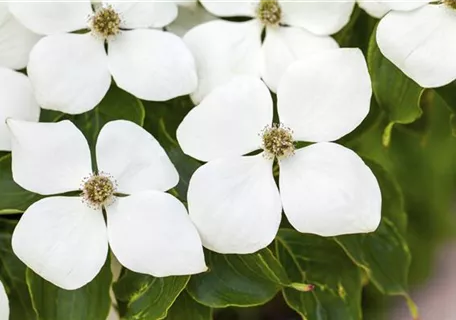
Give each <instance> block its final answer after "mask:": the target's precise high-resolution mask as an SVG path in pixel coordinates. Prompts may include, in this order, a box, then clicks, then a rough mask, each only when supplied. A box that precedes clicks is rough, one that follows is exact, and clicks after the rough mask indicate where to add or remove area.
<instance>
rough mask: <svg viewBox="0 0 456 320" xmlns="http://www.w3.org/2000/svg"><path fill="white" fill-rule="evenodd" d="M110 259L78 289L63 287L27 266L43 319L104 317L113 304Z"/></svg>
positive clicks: (94, 319) (28, 283) (63, 319)
mask: <svg viewBox="0 0 456 320" xmlns="http://www.w3.org/2000/svg"><path fill="white" fill-rule="evenodd" d="M111 282H112V273H111V267H110V259H109V258H108V259H107V260H106V263H105V265H104V266H103V268H102V269H101V271H100V273H99V274H98V275H97V276H96V277H95V279H94V280H92V281H91V282H90V283H89V284H87V285H85V286H84V287H82V288H80V289H77V290H70V291H69V290H64V289H61V288H59V287H56V286H55V285H53V284H52V283H50V282H48V281H46V280H44V279H43V278H41V277H40V276H38V275H37V274H36V273H34V272H33V271H32V270H31V269H27V285H28V288H29V292H30V295H31V297H32V302H33V307H34V309H35V311H36V312H37V314H38V318H39V319H40V320H68V319H71V320H102V319H106V317H107V316H108V312H109V308H110V306H111V297H110V296H109V290H110V287H111Z"/></svg>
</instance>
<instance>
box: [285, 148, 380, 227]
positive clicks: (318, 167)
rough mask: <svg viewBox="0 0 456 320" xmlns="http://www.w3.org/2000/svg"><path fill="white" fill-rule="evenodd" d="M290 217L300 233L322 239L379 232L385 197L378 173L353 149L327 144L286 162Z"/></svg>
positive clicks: (287, 201) (286, 190)
mask: <svg viewBox="0 0 456 320" xmlns="http://www.w3.org/2000/svg"><path fill="white" fill-rule="evenodd" d="M279 185H280V194H281V197H282V203H283V209H284V212H285V214H286V216H287V218H288V220H289V221H290V223H291V224H292V225H293V227H295V228H296V229H297V230H298V231H300V232H306V233H314V234H318V235H322V236H336V235H340V234H351V233H362V232H371V231H374V230H375V229H376V228H377V226H378V225H379V223H380V217H381V194H380V187H379V185H378V182H377V180H376V178H375V176H374V175H373V173H372V171H371V170H370V169H369V167H367V166H366V165H365V164H364V162H363V161H362V160H361V158H360V157H358V155H357V154H356V153H354V152H353V151H351V150H350V149H347V148H345V147H342V146H340V145H338V144H335V143H328V142H322V143H317V144H314V145H311V146H309V147H306V148H303V149H300V150H298V151H296V153H295V155H294V156H292V157H289V158H287V159H284V160H282V161H281V162H280V178H279Z"/></svg>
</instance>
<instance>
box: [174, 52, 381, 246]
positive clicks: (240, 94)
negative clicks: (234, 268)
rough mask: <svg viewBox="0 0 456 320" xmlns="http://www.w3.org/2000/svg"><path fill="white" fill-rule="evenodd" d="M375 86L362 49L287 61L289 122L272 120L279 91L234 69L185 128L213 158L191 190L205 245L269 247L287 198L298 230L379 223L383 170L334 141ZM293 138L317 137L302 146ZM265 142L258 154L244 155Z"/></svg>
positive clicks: (283, 113)
mask: <svg viewBox="0 0 456 320" xmlns="http://www.w3.org/2000/svg"><path fill="white" fill-rule="evenodd" d="M371 94H372V91H371V83H370V78H369V74H368V72H367V66H366V62H365V60H364V57H363V55H362V53H361V51H360V50H358V49H336V50H328V51H325V52H322V53H319V54H317V55H313V56H312V57H309V58H308V59H306V60H302V61H297V62H295V63H293V64H292V65H291V66H290V67H289V69H288V70H287V71H286V73H285V74H284V76H283V78H282V80H281V82H280V84H279V87H278V91H277V99H278V102H277V109H278V110H277V111H278V115H279V118H280V122H281V123H282V124H281V125H277V124H275V125H274V124H272V121H273V103H272V99H271V96H270V94H269V91H268V89H267V88H266V86H265V85H264V84H263V83H262V82H261V81H260V80H259V79H256V78H254V77H247V76H243V77H239V78H235V79H233V80H232V81H231V82H229V83H228V84H226V85H224V86H221V87H218V88H216V89H215V90H214V91H213V92H212V93H210V94H209V95H208V96H207V97H206V98H205V99H204V100H203V102H202V103H201V104H200V105H199V106H197V107H195V108H194V109H193V110H191V111H190V112H189V114H188V115H187V116H186V118H185V119H184V120H183V122H182V123H181V124H180V126H179V128H178V130H177V137H178V140H179V143H180V145H181V147H182V149H183V150H184V152H185V153H187V154H188V155H190V156H192V157H195V158H197V159H200V160H203V161H209V162H208V163H206V164H205V165H203V166H201V167H200V168H199V169H198V170H197V171H196V172H195V174H194V175H193V176H192V178H191V180H190V184H189V189H188V195H187V199H188V208H189V213H190V218H191V219H192V221H193V222H194V223H195V225H196V227H197V228H198V231H199V233H200V236H201V239H202V241H203V245H204V246H205V247H207V248H208V249H211V250H214V251H216V252H220V253H251V252H255V251H257V250H259V249H261V248H264V247H266V246H267V245H268V244H269V243H270V242H271V241H272V240H273V239H274V237H275V235H276V233H277V230H278V228H279V224H280V220H281V212H282V207H283V210H284V212H285V214H286V216H287V218H288V220H289V221H290V223H291V224H292V225H293V226H294V227H295V228H296V229H297V230H298V231H300V232H307V233H314V234H319V235H322V236H335V235H340V234H350V233H359V232H370V231H373V230H375V229H376V228H377V226H378V224H379V222H380V211H381V210H380V209H381V194H380V189H379V186H378V183H377V180H376V179H375V177H374V175H373V174H372V172H371V171H370V169H369V168H368V167H367V166H366V165H365V164H364V162H363V161H362V160H361V158H359V157H358V156H357V155H356V154H355V153H354V152H353V151H351V150H349V149H347V148H345V147H343V146H340V145H338V144H335V143H331V142H327V141H333V140H337V139H339V138H340V137H342V136H344V135H345V134H347V133H349V132H351V131H352V130H353V129H355V128H356V127H357V126H358V125H359V124H360V123H361V121H362V120H363V119H364V118H365V116H366V115H367V113H368V111H369V103H370V98H371ZM271 124H272V125H271ZM295 141H310V142H317V143H315V144H313V145H310V146H308V147H305V148H302V149H297V150H295V146H296V145H295ZM260 148H261V149H263V152H262V153H260V154H257V155H249V156H242V155H245V154H249V153H251V152H252V151H255V150H258V149H260ZM274 158H276V159H278V160H279V161H278V163H279V167H280V178H279V188H280V193H279V190H278V188H277V186H276V183H275V181H274V177H273V172H272V171H273V161H274V160H273V159H274Z"/></svg>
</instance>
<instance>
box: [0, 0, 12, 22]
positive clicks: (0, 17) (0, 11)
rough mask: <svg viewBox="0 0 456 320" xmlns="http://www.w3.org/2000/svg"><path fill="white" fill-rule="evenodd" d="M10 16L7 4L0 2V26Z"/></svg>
mask: <svg viewBox="0 0 456 320" xmlns="http://www.w3.org/2000/svg"><path fill="white" fill-rule="evenodd" d="M9 16H10V12H9V9H8V3H7V2H0V25H1V24H2V23H3V22H5V21H6V19H8V18H9Z"/></svg>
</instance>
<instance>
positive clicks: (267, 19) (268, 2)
mask: <svg viewBox="0 0 456 320" xmlns="http://www.w3.org/2000/svg"><path fill="white" fill-rule="evenodd" d="M256 14H257V18H258V19H259V20H260V21H261V22H262V23H263V24H264V25H265V26H273V25H277V24H279V22H280V20H281V19H282V8H281V7H280V4H279V2H278V1H277V0H261V1H260V3H259V4H258V7H257V10H256Z"/></svg>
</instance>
